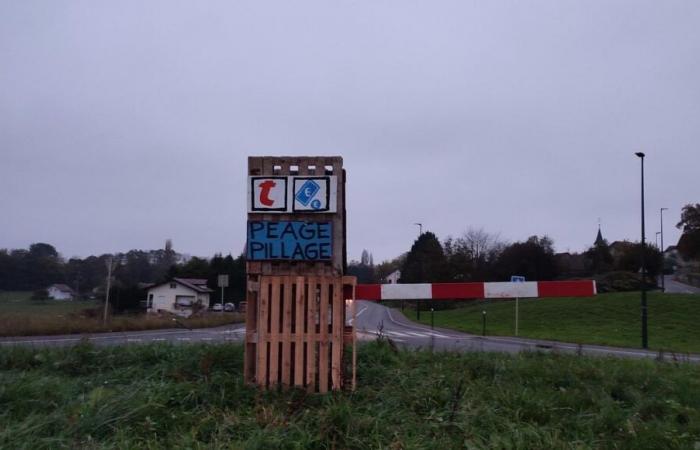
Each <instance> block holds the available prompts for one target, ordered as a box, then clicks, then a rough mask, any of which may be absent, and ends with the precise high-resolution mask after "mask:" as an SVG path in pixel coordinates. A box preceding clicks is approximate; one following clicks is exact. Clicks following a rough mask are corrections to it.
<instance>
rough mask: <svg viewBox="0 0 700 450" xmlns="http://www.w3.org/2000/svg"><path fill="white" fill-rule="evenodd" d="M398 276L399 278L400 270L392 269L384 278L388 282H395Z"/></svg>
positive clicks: (397, 280)
mask: <svg viewBox="0 0 700 450" xmlns="http://www.w3.org/2000/svg"><path fill="white" fill-rule="evenodd" d="M400 278H401V271H400V270H394V271H393V272H391V273H390V274H389V275H387V276H386V278H385V280H386V282H387V283H389V284H396V283H398V282H399V279H400Z"/></svg>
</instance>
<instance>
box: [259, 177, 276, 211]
mask: <svg viewBox="0 0 700 450" xmlns="http://www.w3.org/2000/svg"><path fill="white" fill-rule="evenodd" d="M275 186H277V183H275V182H274V181H272V180H265V181H263V182H262V183H260V203H262V204H263V205H265V206H272V205H273V204H274V203H275V202H274V200H272V199H271V198H270V190H271V189H272V188H273V187H275Z"/></svg>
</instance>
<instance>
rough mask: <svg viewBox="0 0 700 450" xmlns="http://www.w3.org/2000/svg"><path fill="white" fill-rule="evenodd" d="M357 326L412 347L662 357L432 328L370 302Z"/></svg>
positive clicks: (369, 335)
mask: <svg viewBox="0 0 700 450" xmlns="http://www.w3.org/2000/svg"><path fill="white" fill-rule="evenodd" d="M355 326H356V327H357V330H358V336H359V337H360V338H361V339H375V338H376V337H377V336H378V335H379V334H382V335H384V336H386V337H388V338H390V339H391V340H392V341H394V342H395V343H397V344H398V345H400V346H405V347H411V348H428V349H429V348H432V349H435V350H447V351H481V352H506V353H518V352H524V351H540V352H562V353H580V354H585V355H598V356H600V355H603V356H618V357H625V358H658V357H659V356H660V355H659V353H658V352H656V351H645V350H641V349H630V348H619V347H605V346H599V345H578V344H569V343H564V342H556V341H544V340H538V339H525V338H514V337H495V336H494V337H490V336H486V337H482V336H476V335H471V334H466V333H460V332H456V331H452V330H445V329H438V328H436V329H431V328H430V327H429V326H426V325H422V324H417V323H415V322H412V321H410V320H408V319H407V318H406V317H405V316H404V315H403V314H401V312H400V311H398V310H395V309H390V308H386V307H384V306H382V305H379V304H376V303H373V302H367V301H358V305H357V323H356V324H355ZM661 356H662V357H663V358H665V359H668V360H672V359H674V358H676V359H678V360H683V361H692V362H700V355H688V354H675V355H674V354H669V353H667V354H665V355H661Z"/></svg>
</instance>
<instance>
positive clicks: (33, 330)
mask: <svg viewBox="0 0 700 450" xmlns="http://www.w3.org/2000/svg"><path fill="white" fill-rule="evenodd" d="M29 295H31V293H23V292H3V293H1V294H0V336H37V335H53V334H74V333H100V332H108V331H140V330H155V329H162V328H177V327H178V326H179V325H178V324H177V323H176V322H174V321H173V319H172V318H170V317H164V316H155V315H146V314H138V315H114V316H111V317H110V319H109V321H108V322H107V324H103V323H102V319H101V315H99V314H98V315H99V317H91V316H90V315H86V314H85V313H84V312H85V311H86V310H90V309H93V310H94V309H95V308H99V307H100V306H101V303H99V302H95V301H78V300H71V301H56V300H31V299H29ZM243 321H244V317H243V315H242V314H238V313H208V314H205V315H202V316H197V317H192V318H187V319H183V318H179V319H178V322H180V323H181V324H183V325H184V326H186V327H189V328H205V327H215V326H221V325H226V324H231V323H237V322H243Z"/></svg>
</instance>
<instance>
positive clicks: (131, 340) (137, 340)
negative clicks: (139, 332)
mask: <svg viewBox="0 0 700 450" xmlns="http://www.w3.org/2000/svg"><path fill="white" fill-rule="evenodd" d="M141 341H143V339H139V338H136V339H131V338H127V339H126V342H141Z"/></svg>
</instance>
